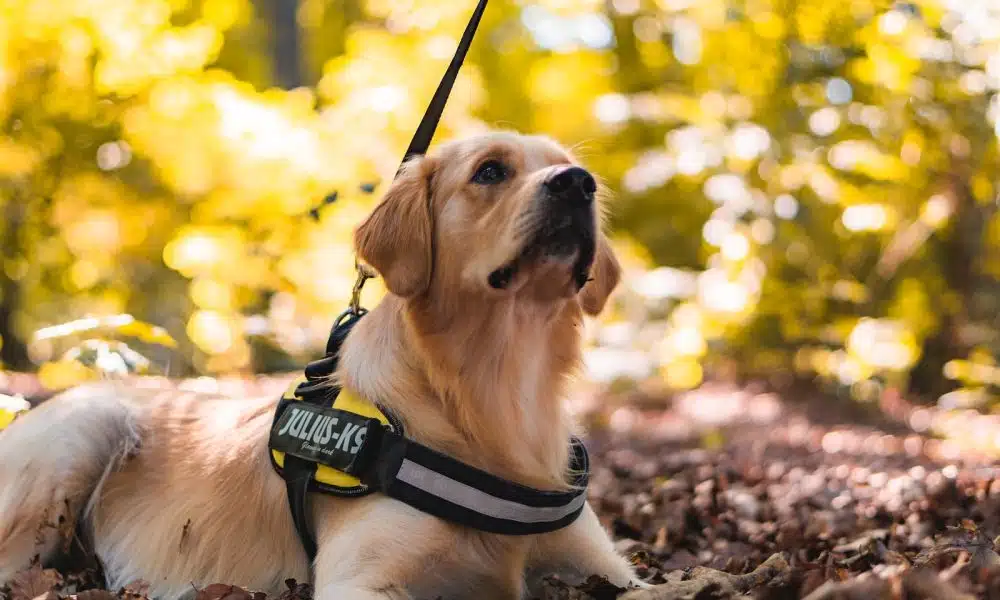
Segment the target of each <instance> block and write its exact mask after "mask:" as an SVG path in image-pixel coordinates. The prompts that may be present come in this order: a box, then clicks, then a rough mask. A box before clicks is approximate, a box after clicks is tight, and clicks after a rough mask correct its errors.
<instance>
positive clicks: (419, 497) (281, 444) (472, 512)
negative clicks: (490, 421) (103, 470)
mask: <svg viewBox="0 0 1000 600" xmlns="http://www.w3.org/2000/svg"><path fill="white" fill-rule="evenodd" d="M364 314H365V313H364V312H361V313H360V314H354V313H351V312H350V311H348V312H347V313H345V318H342V319H339V320H338V323H337V324H335V325H334V328H333V331H332V332H331V334H330V340H329V342H328V344H327V355H326V356H325V357H324V358H322V359H320V360H317V361H315V362H312V363H310V364H309V365H308V366H307V367H306V369H305V376H304V377H302V378H300V379H299V380H298V381H296V382H295V383H293V384H292V386H291V387H289V389H288V391H286V392H285V394H284V395H283V396H282V398H281V400H280V401H279V403H278V408H277V410H276V411H275V415H274V422H273V425H272V427H271V435H270V440H269V444H268V446H269V451H270V454H271V463H272V465H273V466H274V468H275V470H276V471H277V472H278V474H279V475H281V476H282V477H283V478H284V479H285V484H286V488H287V490H288V503H289V507H290V509H291V512H292V519H293V521H294V522H295V528H296V530H297V531H298V534H299V537H300V538H301V539H302V544H303V546H304V547H305V549H306V552H307V553H308V554H309V557H310V560H311V559H313V558H315V556H316V542H315V538H314V537H313V534H312V531H311V528H310V526H309V522H308V507H307V504H308V503H307V499H308V493H309V492H310V491H319V492H323V493H327V494H332V495H334V496H341V497H357V496H364V495H367V494H371V493H373V492H378V493H381V494H385V495H386V496H389V497H391V498H395V499H397V500H400V501H402V502H405V503H406V504H409V505H410V506H412V507H414V508H416V509H418V510H421V511H423V512H425V513H428V514H431V515H434V516H435V517H439V518H441V519H444V520H446V521H450V522H452V523H457V524H459V525H464V526H466V527H471V528H474V529H478V530H481V531H487V532H490V533H498V534H503V535H529V534H537V533H547V532H550V531H556V530H558V529H562V528H563V527H566V526H567V525H569V524H570V523H572V522H573V521H574V520H576V518H577V516H579V514H580V512H581V511H582V510H583V507H584V503H585V502H586V488H587V480H588V477H589V460H588V457H587V450H586V449H585V448H584V446H583V443H582V442H580V440H579V439H577V438H572V439H571V440H570V443H571V445H572V456H571V459H570V465H569V467H570V472H571V473H572V481H571V482H570V485H569V488H568V489H567V490H566V491H545V490H537V489H534V488H530V487H527V486H524V485H520V484H518V483H515V482H512V481H508V480H506V479H503V478H500V477H497V476H495V475H491V474H490V473H487V472H486V471H483V470H481V469H478V468H476V467H473V466H471V465H468V464H466V463H463V462H462V461H460V460H457V459H455V458H452V457H450V456H448V455H446V454H442V453H440V452H437V451H436V450H433V449H431V448H428V447H427V446H424V445H423V444H421V443H419V442H417V441H415V440H412V439H410V438H407V437H406V436H405V434H404V432H403V427H402V425H401V424H400V422H399V421H398V420H397V419H395V418H394V417H393V415H392V414H390V413H388V412H386V411H385V410H383V409H381V408H380V407H378V405H376V404H375V403H372V402H370V401H368V400H366V399H364V398H361V397H360V396H358V395H356V394H354V393H353V392H351V391H350V390H345V389H342V388H341V387H339V386H337V385H335V384H333V383H332V382H331V379H330V376H331V375H332V374H333V372H334V371H335V370H336V368H337V361H338V356H339V351H340V347H341V345H342V344H343V342H344V340H345V339H346V338H347V334H348V333H349V332H350V330H351V328H352V327H353V326H354V325H355V324H356V323H357V322H358V321H359V320H360V319H361V316H363V315H364Z"/></svg>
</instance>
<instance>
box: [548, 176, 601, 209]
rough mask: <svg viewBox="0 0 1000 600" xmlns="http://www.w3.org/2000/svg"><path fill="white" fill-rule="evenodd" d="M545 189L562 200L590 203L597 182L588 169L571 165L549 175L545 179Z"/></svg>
mask: <svg viewBox="0 0 1000 600" xmlns="http://www.w3.org/2000/svg"><path fill="white" fill-rule="evenodd" d="M545 189H547V190H548V191H549V193H550V194H552V195H553V196H555V197H557V198H560V199H562V200H566V201H569V202H574V203H585V204H589V203H590V202H592V201H593V200H594V192H596V191H597V182H596V181H594V177H593V176H592V175H591V174H590V173H588V172H587V171H586V169H582V168H580V167H569V168H568V169H563V170H562V171H559V172H558V173H556V174H555V175H553V176H552V177H549V178H548V179H547V180H546V181H545Z"/></svg>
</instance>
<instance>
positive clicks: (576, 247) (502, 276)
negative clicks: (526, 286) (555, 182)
mask: <svg viewBox="0 0 1000 600" xmlns="http://www.w3.org/2000/svg"><path fill="white" fill-rule="evenodd" d="M581 221H582V220H581V219H577V218H574V217H573V216H570V215H563V216H560V217H555V218H550V219H547V220H545V221H544V222H543V223H542V224H541V226H540V227H539V228H538V230H537V231H536V232H535V233H534V235H532V236H531V237H530V238H529V241H528V243H527V244H525V245H524V247H523V248H522V249H521V251H520V253H518V255H517V256H516V257H514V259H513V260H511V261H510V262H508V263H506V264H504V265H503V266H501V267H500V268H498V269H496V270H494V271H493V272H492V273H490V275H489V277H488V282H489V285H490V287H492V288H493V289H495V290H505V289H507V288H508V287H510V285H511V283H513V282H514V280H515V279H516V278H517V276H518V274H519V273H521V272H522V271H524V270H527V269H528V268H530V267H531V266H532V265H535V264H538V263H539V262H541V261H543V260H557V261H568V260H572V261H573V262H572V266H571V269H570V276H571V277H572V282H573V284H574V285H575V286H576V289H577V291H579V290H580V289H581V288H582V287H583V286H584V285H585V284H586V283H587V281H588V280H589V279H590V267H591V265H592V264H593V262H594V252H595V248H596V242H595V240H594V227H593V225H592V224H589V223H586V222H581Z"/></svg>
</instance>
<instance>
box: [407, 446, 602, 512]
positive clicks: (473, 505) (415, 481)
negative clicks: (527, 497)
mask: <svg viewBox="0 0 1000 600" xmlns="http://www.w3.org/2000/svg"><path fill="white" fill-rule="evenodd" d="M396 479H397V480H398V481H402V482H404V483H407V484H409V485H412V486H413V487H415V488H418V489H420V490H423V491H424V492H426V493H428V494H430V495H432V496H436V497H438V498H441V499H443V500H447V501H448V502H451V503H452V504H457V505H458V506H461V507H464V508H467V509H469V510H474V511H476V512H478V513H481V514H483V515H486V516H487V517H492V518H494V519H499V520H505V521H519V522H522V523H545V522H549V521H559V520H560V519H563V518H565V517H566V516H568V515H570V514H572V513H573V512H575V511H577V510H579V509H580V508H581V507H582V506H583V503H584V502H585V501H586V497H585V496H584V495H583V494H580V495H579V496H576V497H575V498H573V499H572V500H571V501H570V502H569V503H568V504H565V505H563V506H528V505H527V504H521V503H520V502H515V501H513V500H506V499H504V498H497V497H496V496H491V495H489V494H487V493H486V492H483V491H481V490H477V489H476V488H474V487H472V486H469V485H466V484H464V483H462V482H461V481H455V480H454V479H452V478H451V477H448V476H447V475H442V474H441V473H437V472H435V471H432V470H430V469H428V468H427V467H424V466H421V465H418V464H417V463H415V462H413V461H411V460H403V465H402V466H401V467H400V468H399V472H398V473H396Z"/></svg>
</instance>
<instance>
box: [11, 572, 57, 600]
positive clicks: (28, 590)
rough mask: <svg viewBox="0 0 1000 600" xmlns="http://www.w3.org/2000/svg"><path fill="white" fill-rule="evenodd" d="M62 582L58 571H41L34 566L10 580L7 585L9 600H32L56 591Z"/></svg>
mask: <svg viewBox="0 0 1000 600" xmlns="http://www.w3.org/2000/svg"><path fill="white" fill-rule="evenodd" d="M62 582H63V579H62V575H60V574H59V572H58V571H56V570H55V569H42V567H41V566H39V565H37V564H36V565H33V566H32V567H31V568H30V569H27V570H25V571H21V572H20V573H18V574H16V575H14V577H13V578H11V580H10V583H9V586H10V598H11V600H34V599H35V598H38V597H39V596H45V595H46V594H48V593H49V592H51V591H53V590H55V589H57V588H58V587H59V586H61V585H62Z"/></svg>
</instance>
